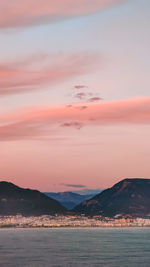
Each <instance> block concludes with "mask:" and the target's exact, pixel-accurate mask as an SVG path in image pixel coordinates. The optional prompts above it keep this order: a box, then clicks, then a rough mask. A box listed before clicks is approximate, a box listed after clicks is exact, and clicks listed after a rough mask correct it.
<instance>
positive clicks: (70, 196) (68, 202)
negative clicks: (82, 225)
mask: <svg viewBox="0 0 150 267" xmlns="http://www.w3.org/2000/svg"><path fill="white" fill-rule="evenodd" d="M44 194H45V195H46V196H48V197H52V198H54V199H56V200H57V201H59V202H60V203H61V204H62V205H63V206H64V207H66V208H67V209H68V210H71V209H73V208H74V207H75V206H76V205H78V204H80V203H81V202H82V201H84V200H87V199H89V198H91V197H93V195H80V194H76V193H73V192H60V193H51V192H48V193H44Z"/></svg>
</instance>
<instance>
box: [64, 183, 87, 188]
mask: <svg viewBox="0 0 150 267" xmlns="http://www.w3.org/2000/svg"><path fill="white" fill-rule="evenodd" d="M61 185H63V186H67V187H73V188H86V186H85V185H83V184H61Z"/></svg>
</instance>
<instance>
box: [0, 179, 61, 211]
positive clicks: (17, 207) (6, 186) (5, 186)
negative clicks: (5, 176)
mask: <svg viewBox="0 0 150 267" xmlns="http://www.w3.org/2000/svg"><path fill="white" fill-rule="evenodd" d="M65 212H66V209H65V208H64V207H63V206H62V205H61V204H60V203H59V202H58V201H56V200H54V199H52V198H49V197H47V196H45V195H44V194H43V193H41V192H39V191H37V190H31V189H23V188H21V187H18V186H16V185H14V184H12V183H8V182H0V215H16V214H22V215H24V216H39V215H44V214H55V213H61V214H62V213H65Z"/></svg>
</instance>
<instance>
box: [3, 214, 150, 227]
mask: <svg viewBox="0 0 150 267" xmlns="http://www.w3.org/2000/svg"><path fill="white" fill-rule="evenodd" d="M136 227H138V228H142V227H146V228H149V227H150V219H149V218H107V217H104V218H102V217H101V216H95V217H86V216H84V215H68V216H64V215H55V216H54V215H53V216H52V215H42V216H39V217H34V216H31V217H23V216H22V215H16V216H0V229H45V228H49V229H62V228H64V229H70V228H72V229H79V228H82V229H87V228H136Z"/></svg>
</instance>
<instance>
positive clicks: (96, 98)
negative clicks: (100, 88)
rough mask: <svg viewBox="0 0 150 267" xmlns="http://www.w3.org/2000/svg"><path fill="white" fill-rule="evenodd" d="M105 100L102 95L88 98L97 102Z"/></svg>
mask: <svg viewBox="0 0 150 267" xmlns="http://www.w3.org/2000/svg"><path fill="white" fill-rule="evenodd" d="M101 100H103V98H101V97H91V98H89V99H88V101H89V102H97V101H101Z"/></svg>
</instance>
